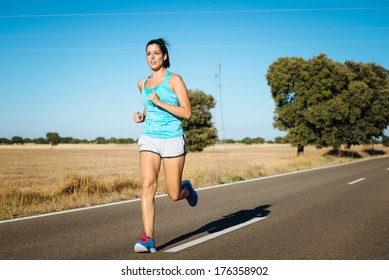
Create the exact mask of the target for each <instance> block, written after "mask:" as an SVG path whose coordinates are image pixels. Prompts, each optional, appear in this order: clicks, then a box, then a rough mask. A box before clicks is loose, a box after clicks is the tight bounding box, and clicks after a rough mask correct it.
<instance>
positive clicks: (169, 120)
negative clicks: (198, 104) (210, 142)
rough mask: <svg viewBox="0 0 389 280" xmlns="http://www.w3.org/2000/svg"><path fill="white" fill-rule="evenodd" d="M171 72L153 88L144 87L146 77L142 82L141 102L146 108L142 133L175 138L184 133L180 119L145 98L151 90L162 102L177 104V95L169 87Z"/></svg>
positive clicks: (156, 136) (155, 136)
mask: <svg viewBox="0 0 389 280" xmlns="http://www.w3.org/2000/svg"><path fill="white" fill-rule="evenodd" d="M171 74H172V73H171V72H167V73H166V76H165V79H164V80H163V82H162V83H161V84H160V85H158V86H156V87H153V88H146V82H147V79H148V78H147V79H145V81H144V82H143V87H142V103H143V106H144V107H145V108H146V119H145V122H144V126H143V134H144V135H148V136H150V137H154V138H175V137H179V136H182V135H184V130H183V128H182V124H181V119H180V118H179V117H177V116H175V115H173V114H171V113H169V112H168V111H166V110H164V109H162V108H160V107H158V106H155V105H154V103H153V102H151V101H149V100H148V99H147V97H148V95H149V94H150V93H152V92H153V90H154V91H155V92H156V93H157V94H158V97H159V99H160V100H161V101H162V102H165V103H168V104H171V105H173V106H178V105H179V102H178V98H177V95H176V94H175V93H174V92H173V91H172V90H171V88H170V87H169V79H170V76H171Z"/></svg>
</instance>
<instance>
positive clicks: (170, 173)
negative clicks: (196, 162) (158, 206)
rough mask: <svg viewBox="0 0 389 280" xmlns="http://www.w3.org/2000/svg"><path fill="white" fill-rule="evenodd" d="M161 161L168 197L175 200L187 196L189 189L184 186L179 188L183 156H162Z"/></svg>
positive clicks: (183, 161) (183, 162)
mask: <svg viewBox="0 0 389 280" xmlns="http://www.w3.org/2000/svg"><path fill="white" fill-rule="evenodd" d="M162 163H163V170H164V172H165V181H166V192H167V194H168V195H169V197H170V198H171V199H173V200H175V201H176V200H181V199H184V198H187V197H188V196H189V195H190V191H189V190H188V189H186V188H184V189H182V188H181V181H182V172H183V171H184V164H185V156H181V157H175V158H164V159H163V160H162Z"/></svg>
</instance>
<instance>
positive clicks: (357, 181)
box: [347, 178, 366, 185]
mask: <svg viewBox="0 0 389 280" xmlns="http://www.w3.org/2000/svg"><path fill="white" fill-rule="evenodd" d="M365 179H366V178H360V179H358V180H355V181H352V182H350V183H348V184H347V185H353V184H356V183H359V182H361V181H363V180H365Z"/></svg>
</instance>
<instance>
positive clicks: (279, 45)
mask: <svg viewBox="0 0 389 280" xmlns="http://www.w3.org/2000/svg"><path fill="white" fill-rule="evenodd" d="M388 43H389V40H382V41H343V42H301V43H261V44H219V45H187V46H173V47H172V48H173V49H201V48H244V47H282V46H314V45H359V44H360V45H362V44H388ZM136 49H144V47H105V48H45V49H43V48H40V49H0V52H2V53H5V52H46V51H111V50H114V51H116V50H117V51H126V50H136Z"/></svg>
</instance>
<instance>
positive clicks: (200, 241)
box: [164, 217, 267, 253]
mask: <svg viewBox="0 0 389 280" xmlns="http://www.w3.org/2000/svg"><path fill="white" fill-rule="evenodd" d="M266 218H267V217H257V218H253V219H251V220H250V221H247V222H245V223H241V224H239V225H236V226H233V227H230V228H227V229H225V230H221V231H218V232H215V233H211V234H208V235H206V236H204V237H201V238H198V239H196V240H192V241H190V242H188V243H185V244H182V245H179V246H176V247H173V248H171V249H168V250H166V251H164V252H168V253H175V252H178V251H181V250H184V249H186V248H189V247H192V246H194V245H197V244H200V243H203V242H205V241H208V240H211V239H213V238H216V237H219V236H221V235H223V234H226V233H229V232H231V231H234V230H237V229H239V228H242V227H245V226H248V225H251V224H253V223H256V222H259V221H262V220H263V219H266Z"/></svg>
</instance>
